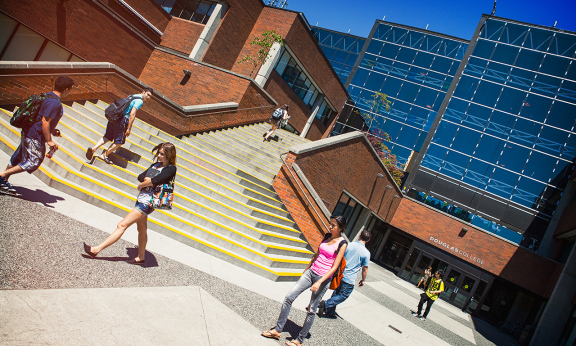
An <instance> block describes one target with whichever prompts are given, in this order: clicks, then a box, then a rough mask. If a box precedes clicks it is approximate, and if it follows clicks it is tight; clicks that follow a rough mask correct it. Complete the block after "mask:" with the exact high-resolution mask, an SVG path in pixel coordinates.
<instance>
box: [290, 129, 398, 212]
mask: <svg viewBox="0 0 576 346" xmlns="http://www.w3.org/2000/svg"><path fill="white" fill-rule="evenodd" d="M296 163H297V164H298V166H299V167H300V169H302V172H304V174H305V175H306V178H307V179H308V181H310V184H312V186H313V187H314V189H315V190H316V192H317V193H318V195H319V196H320V198H321V199H322V200H323V201H324V202H326V205H327V207H328V210H330V211H332V210H334V207H335V206H336V203H337V202H338V199H339V198H340V195H341V194H342V191H343V190H346V191H348V192H349V193H350V194H351V195H352V196H354V197H355V198H356V199H357V200H359V201H360V202H361V203H362V204H364V205H365V206H367V207H369V208H370V209H371V210H373V211H374V212H375V213H377V214H378V215H379V216H380V217H381V218H382V219H384V220H386V221H388V222H389V221H390V220H392V217H393V216H394V213H395V211H396V208H398V205H399V202H400V200H401V199H402V194H401V193H400V190H399V189H398V187H397V186H396V184H395V183H394V182H393V180H392V178H390V177H389V175H388V173H387V172H386V171H384V169H383V168H382V166H381V165H380V164H379V163H378V158H377V157H376V154H374V152H373V151H372V149H371V148H370V144H369V143H368V142H367V141H366V140H365V139H364V138H362V137H359V138H355V139H352V140H349V141H346V142H342V143H340V144H336V145H333V146H329V147H325V148H322V149H319V150H315V151H311V152H306V153H303V154H300V155H298V157H297V159H296ZM378 173H381V174H382V175H384V178H377V174H378ZM386 185H390V186H391V187H392V189H389V190H387V189H386ZM394 195H397V196H398V197H399V198H393V196H394ZM388 207H390V211H388Z"/></svg>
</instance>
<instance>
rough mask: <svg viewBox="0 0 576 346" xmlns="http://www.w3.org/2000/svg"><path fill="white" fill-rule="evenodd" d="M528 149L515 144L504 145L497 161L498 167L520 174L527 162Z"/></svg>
mask: <svg viewBox="0 0 576 346" xmlns="http://www.w3.org/2000/svg"><path fill="white" fill-rule="evenodd" d="M529 155H530V149H527V148H524V147H521V146H519V145H517V144H515V143H510V142H508V143H506V145H505V146H504V151H503V152H502V156H501V157H500V160H499V161H498V166H500V167H505V168H507V169H509V170H511V171H514V172H516V173H521V172H522V170H523V169H524V166H525V165H526V161H528V156H529Z"/></svg>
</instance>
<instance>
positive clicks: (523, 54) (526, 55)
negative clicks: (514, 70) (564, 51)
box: [514, 49, 544, 70]
mask: <svg viewBox="0 0 576 346" xmlns="http://www.w3.org/2000/svg"><path fill="white" fill-rule="evenodd" d="M542 59H544V54H542V53H539V52H534V51H531V50H527V49H522V50H521V51H520V54H519V55H518V59H516V62H515V63H514V65H516V66H519V67H523V68H526V69H529V70H537V69H538V66H540V63H541V62H542Z"/></svg>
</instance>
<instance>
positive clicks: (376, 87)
mask: <svg viewBox="0 0 576 346" xmlns="http://www.w3.org/2000/svg"><path fill="white" fill-rule="evenodd" d="M384 78H386V76H385V75H383V74H380V73H377V72H372V73H370V75H369V76H368V80H367V81H366V84H365V85H364V88H366V89H369V90H372V91H380V88H381V87H382V84H383V83H384Z"/></svg>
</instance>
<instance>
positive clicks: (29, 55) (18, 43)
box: [2, 25, 45, 61]
mask: <svg viewBox="0 0 576 346" xmlns="http://www.w3.org/2000/svg"><path fill="white" fill-rule="evenodd" d="M44 40H45V39H44V37H42V36H40V35H38V34H36V33H35V32H34V31H32V30H30V29H28V28H27V27H25V26H24V25H20V26H19V27H18V30H16V34H15V35H14V38H13V39H12V41H11V42H10V45H9V46H8V48H7V49H6V53H4V56H3V57H2V60H7V61H33V60H34V58H36V55H37V54H38V51H39V50H40V47H42V44H43V43H44Z"/></svg>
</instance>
